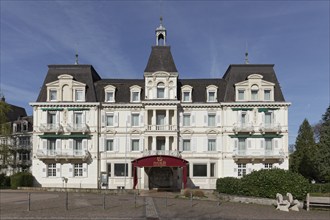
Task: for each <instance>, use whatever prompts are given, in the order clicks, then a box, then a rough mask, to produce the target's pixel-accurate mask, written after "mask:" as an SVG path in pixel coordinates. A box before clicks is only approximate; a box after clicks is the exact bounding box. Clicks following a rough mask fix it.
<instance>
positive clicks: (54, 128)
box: [39, 124, 63, 134]
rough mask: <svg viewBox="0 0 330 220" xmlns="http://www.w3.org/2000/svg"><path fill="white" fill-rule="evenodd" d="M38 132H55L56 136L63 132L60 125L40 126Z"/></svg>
mask: <svg viewBox="0 0 330 220" xmlns="http://www.w3.org/2000/svg"><path fill="white" fill-rule="evenodd" d="M39 130H40V131H41V132H55V133H56V134H58V133H61V132H63V126H62V125H60V124H41V125H40V127H39Z"/></svg>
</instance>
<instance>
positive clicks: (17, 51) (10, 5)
mask: <svg viewBox="0 0 330 220" xmlns="http://www.w3.org/2000/svg"><path fill="white" fill-rule="evenodd" d="M160 5H162V7H160ZM329 10H330V6H329V0H324V1H317V0H313V1H299V0H296V1H293V0H291V1H267V0H264V1H262V0H259V1H248V0H247V1H233V0H231V1H162V3H161V4H160V1H106V0H104V1H97V0H95V1H87V0H84V1H82V0H71V1H50V0H49V1H43V0H34V1H33V0H26V1H22V0H20V1H18V0H11V1H9V0H1V23H0V25H1V29H0V30H1V39H0V40H1V50H0V52H1V57H0V59H1V62H0V64H1V69H0V70H1V90H2V92H3V94H4V95H5V97H6V101H7V102H8V103H11V104H14V105H18V106H22V107H25V108H26V110H27V112H28V114H32V108H31V107H30V106H29V104H28V103H29V102H33V101H35V100H36V98H37V96H38V93H39V90H40V87H41V85H42V83H43V80H44V78H45V76H46V73H47V70H48V67H47V65H49V64H73V63H74V60H75V57H74V55H75V50H76V49H77V50H78V53H79V62H80V63H81V64H92V65H93V66H94V68H95V69H96V71H97V72H98V73H99V74H100V75H101V77H102V78H140V79H142V78H143V71H144V68H145V66H146V64H147V60H148V57H149V54H150V51H151V46H152V45H154V44H155V36H154V31H155V28H156V27H157V26H158V25H159V17H160V15H162V16H163V17H164V22H163V23H164V26H165V27H166V29H167V31H168V38H167V40H168V44H169V45H171V50H172V54H173V56H174V60H175V63H176V66H177V69H178V71H179V75H180V76H179V77H180V78H209V77H222V76H223V74H224V72H225V71H226V69H227V68H228V65H229V64H240V63H243V62H244V53H245V49H246V42H247V43H248V51H249V61H250V63H252V64H275V71H276V73H277V77H278V79H279V81H280V84H281V87H282V91H283V93H284V96H285V99H286V100H287V101H288V102H291V103H292V106H291V107H290V110H289V130H290V140H289V142H290V143H294V141H295V136H296V135H297V131H298V128H299V125H300V124H301V123H302V121H303V119H304V118H307V119H308V120H309V122H310V123H311V124H314V123H316V122H318V121H319V120H320V119H321V115H322V114H323V113H324V112H325V110H326V108H327V107H328V105H329V93H330V92H329V84H330V80H329V75H330V74H329Z"/></svg>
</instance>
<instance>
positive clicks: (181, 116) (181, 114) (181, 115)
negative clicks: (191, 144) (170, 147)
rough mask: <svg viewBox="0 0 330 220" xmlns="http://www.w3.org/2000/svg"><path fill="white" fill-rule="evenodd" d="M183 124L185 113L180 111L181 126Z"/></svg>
mask: <svg viewBox="0 0 330 220" xmlns="http://www.w3.org/2000/svg"><path fill="white" fill-rule="evenodd" d="M182 126H183V113H182V112H180V127H182Z"/></svg>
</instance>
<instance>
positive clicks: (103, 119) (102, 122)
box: [101, 111, 105, 127]
mask: <svg viewBox="0 0 330 220" xmlns="http://www.w3.org/2000/svg"><path fill="white" fill-rule="evenodd" d="M104 126H105V112H104V111H101V127H104Z"/></svg>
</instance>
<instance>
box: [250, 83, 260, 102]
mask: <svg viewBox="0 0 330 220" xmlns="http://www.w3.org/2000/svg"><path fill="white" fill-rule="evenodd" d="M251 100H252V101H258V100H259V87H258V86H257V85H253V86H252V87H251Z"/></svg>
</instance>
